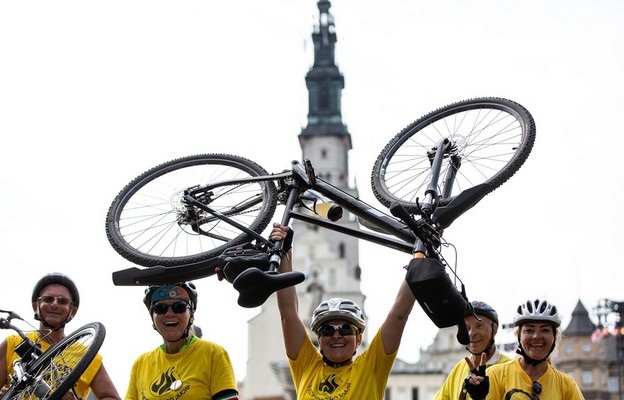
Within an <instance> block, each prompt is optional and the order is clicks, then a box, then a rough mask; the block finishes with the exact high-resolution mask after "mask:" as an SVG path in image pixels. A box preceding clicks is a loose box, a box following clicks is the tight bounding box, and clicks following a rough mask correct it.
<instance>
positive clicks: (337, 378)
mask: <svg viewBox="0 0 624 400" xmlns="http://www.w3.org/2000/svg"><path fill="white" fill-rule="evenodd" d="M289 232H290V233H289ZM271 240H273V241H279V240H284V251H287V254H286V255H285V256H284V257H282V259H281V263H280V266H279V269H278V271H279V272H280V273H282V272H290V271H292V263H291V259H292V249H290V248H289V247H290V246H289V242H290V243H291V242H292V231H291V230H290V228H289V227H287V226H282V225H280V224H278V223H274V224H273V230H272V232H271ZM415 302H416V299H415V297H414V295H413V294H412V292H411V290H410V288H409V286H408V284H407V282H406V281H405V280H403V282H402V284H401V287H400V288H399V292H398V294H397V297H396V299H395V302H394V305H393V306H392V308H391V309H390V312H389V313H388V316H387V317H386V319H385V321H384V322H383V324H382V326H381V328H380V329H379V330H378V331H377V333H376V334H375V336H374V338H373V340H372V341H371V344H370V346H369V347H368V348H367V349H366V350H364V351H363V352H362V353H361V354H360V355H358V356H357V357H355V359H354V355H355V353H356V350H357V348H358V347H359V346H360V344H361V343H362V333H363V332H364V329H365V328H366V321H365V320H364V313H363V312H362V310H361V308H360V307H359V306H358V305H357V304H356V303H355V302H353V301H351V300H348V299H343V298H332V299H328V300H325V301H322V302H321V303H320V304H319V305H318V307H317V308H316V310H314V312H313V315H312V323H311V326H310V327H311V329H312V331H313V332H314V333H316V335H317V338H318V343H319V347H320V352H319V351H318V350H317V349H316V347H315V346H314V344H312V340H311V339H310V337H309V336H308V333H307V331H306V328H305V326H304V324H303V322H302V321H301V319H300V318H299V314H298V307H297V291H296V289H295V287H294V286H290V287H287V288H285V289H282V290H279V291H277V304H278V307H279V312H280V316H281V320H282V332H283V336H284V345H285V348H286V355H287V356H288V361H289V364H290V370H291V375H292V378H293V381H294V384H295V389H296V391H297V399H298V400H312V399H315V400H320V399H341V400H347V399H352V400H381V399H383V398H384V392H385V389H386V383H387V381H388V376H389V375H390V371H391V369H392V364H393V363H394V360H395V358H396V355H397V351H398V349H399V344H400V342H401V336H402V335H403V330H404V328H405V324H406V322H407V318H408V316H409V314H410V312H411V310H412V308H413V306H414V303H415Z"/></svg>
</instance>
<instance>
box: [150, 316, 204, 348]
mask: <svg viewBox="0 0 624 400" xmlns="http://www.w3.org/2000/svg"><path fill="white" fill-rule="evenodd" d="M150 314H151V312H150ZM194 319H195V318H194V317H193V314H191V318H189V322H188V324H187V325H186V329H184V332H182V335H181V336H180V337H179V338H177V339H175V340H167V339H165V337H164V336H163V335H161V334H160V331H159V330H158V328H157V327H156V323H155V322H154V318H153V317H152V328H154V330H155V331H156V332H158V334H159V335H160V336H161V337H162V338H163V340H164V341H167V342H169V343H175V342H177V341H179V340H182V339H187V340H190V334H189V333H190V331H191V325H193V320H194Z"/></svg>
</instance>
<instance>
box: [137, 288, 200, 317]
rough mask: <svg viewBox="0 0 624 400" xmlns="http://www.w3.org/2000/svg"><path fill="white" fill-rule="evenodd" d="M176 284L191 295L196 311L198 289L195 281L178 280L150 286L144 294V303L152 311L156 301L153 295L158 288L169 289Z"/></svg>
mask: <svg viewBox="0 0 624 400" xmlns="http://www.w3.org/2000/svg"><path fill="white" fill-rule="evenodd" d="M174 286H179V287H181V288H182V289H184V290H186V292H187V293H188V295H189V300H190V303H191V310H193V312H195V310H196V309H197V289H196V287H195V284H194V283H193V282H178V283H173V284H168V285H152V286H150V287H148V288H147V289H145V295H144V296H143V304H145V307H147V310H148V311H150V312H151V309H152V304H153V303H154V302H153V301H152V296H153V295H154V292H156V291H157V290H169V289H170V288H172V287H174ZM164 297H166V296H164Z"/></svg>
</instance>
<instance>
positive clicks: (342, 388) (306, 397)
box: [288, 330, 397, 400]
mask: <svg viewBox="0 0 624 400" xmlns="http://www.w3.org/2000/svg"><path fill="white" fill-rule="evenodd" d="M396 355H397V352H394V353H393V354H389V355H388V354H386V352H385V350H384V347H383V342H382V339H381V330H379V331H377V334H376V335H375V337H374V338H373V341H372V342H371V344H370V347H369V348H368V349H366V350H364V351H363V352H362V354H360V355H359V356H358V357H356V358H355V360H353V362H352V363H351V364H349V365H345V366H342V367H338V368H333V367H330V366H329V365H326V364H325V363H324V362H323V357H322V356H321V354H320V353H319V352H318V350H317V349H316V347H314V345H313V344H312V341H311V340H310V337H309V336H307V337H306V340H304V341H303V345H302V346H301V350H300V351H299V354H298V355H297V359H296V360H288V362H289V364H290V373H291V375H292V378H293V381H294V383H295V389H296V391H297V399H298V400H323V399H340V400H347V399H352V400H381V399H383V398H384V392H385V390H386V383H387V381H388V376H389V375H390V371H391V370H392V364H394V359H395V358H396Z"/></svg>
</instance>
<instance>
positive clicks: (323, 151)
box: [321, 149, 327, 158]
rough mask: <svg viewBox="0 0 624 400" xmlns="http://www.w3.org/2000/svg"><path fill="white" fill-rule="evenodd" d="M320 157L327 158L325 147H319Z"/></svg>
mask: <svg viewBox="0 0 624 400" xmlns="http://www.w3.org/2000/svg"><path fill="white" fill-rule="evenodd" d="M321 158H327V149H321Z"/></svg>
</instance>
